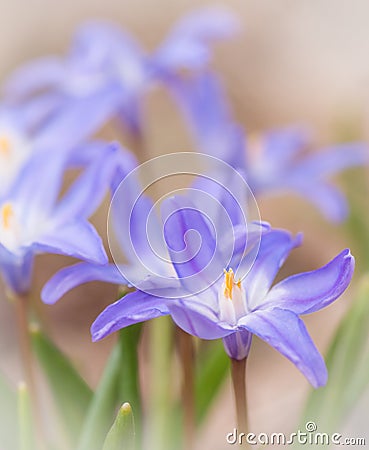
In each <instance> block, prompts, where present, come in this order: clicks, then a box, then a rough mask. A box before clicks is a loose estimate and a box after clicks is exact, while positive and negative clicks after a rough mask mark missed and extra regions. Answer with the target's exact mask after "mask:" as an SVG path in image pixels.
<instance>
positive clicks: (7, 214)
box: [1, 203, 14, 228]
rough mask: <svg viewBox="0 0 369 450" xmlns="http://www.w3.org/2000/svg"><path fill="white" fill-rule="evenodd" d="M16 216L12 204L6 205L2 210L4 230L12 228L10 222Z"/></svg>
mask: <svg viewBox="0 0 369 450" xmlns="http://www.w3.org/2000/svg"><path fill="white" fill-rule="evenodd" d="M13 216H14V211H13V207H12V205H11V204H10V203H5V205H3V207H2V209H1V218H2V220H3V226H4V228H10V222H11V219H12V217H13Z"/></svg>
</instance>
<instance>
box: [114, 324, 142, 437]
mask: <svg viewBox="0 0 369 450" xmlns="http://www.w3.org/2000/svg"><path fill="white" fill-rule="evenodd" d="M141 330H142V324H141V323H138V324H135V325H131V326H129V327H127V328H124V329H123V330H121V331H120V333H119V341H118V346H119V348H120V352H121V358H122V362H121V368H120V375H119V387H118V389H119V400H120V402H129V404H130V405H132V409H133V411H134V412H135V426H136V435H137V439H139V438H140V437H141V397H140V388H139V373H138V354H137V351H138V344H139V340H140V336H141Z"/></svg>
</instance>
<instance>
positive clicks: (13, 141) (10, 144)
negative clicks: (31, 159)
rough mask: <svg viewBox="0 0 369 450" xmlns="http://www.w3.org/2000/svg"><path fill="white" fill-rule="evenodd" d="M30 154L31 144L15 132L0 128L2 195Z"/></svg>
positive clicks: (0, 179) (0, 187)
mask: <svg viewBox="0 0 369 450" xmlns="http://www.w3.org/2000/svg"><path fill="white" fill-rule="evenodd" d="M29 153H30V144H29V143H28V142H27V140H26V139H25V138H24V137H23V136H21V135H20V134H18V133H16V132H15V131H14V130H3V129H2V127H0V195H1V194H4V193H5V192H6V190H7V189H8V188H9V187H10V185H11V183H12V182H13V180H14V179H15V177H16V176H17V174H18V172H19V170H20V168H21V167H22V166H23V164H24V162H25V160H26V159H27V157H28V155H29Z"/></svg>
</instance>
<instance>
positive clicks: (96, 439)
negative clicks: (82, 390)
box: [77, 345, 122, 450]
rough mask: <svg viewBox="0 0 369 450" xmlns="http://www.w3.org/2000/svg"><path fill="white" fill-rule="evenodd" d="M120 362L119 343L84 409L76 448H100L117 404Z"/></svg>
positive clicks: (80, 449) (83, 449) (84, 449)
mask: <svg viewBox="0 0 369 450" xmlns="http://www.w3.org/2000/svg"><path fill="white" fill-rule="evenodd" d="M121 363H122V358H121V349H120V346H119V345H116V346H115V347H114V348H113V351H112V353H111V355H110V357H109V359H108V362H107V364H106V366H105V370H104V373H103V375H102V377H101V380H100V383H99V385H98V387H97V390H96V391H95V394H94V396H93V398H92V401H91V403H90V405H89V407H88V409H87V410H86V416H85V421H84V424H83V427H82V432H81V435H80V438H79V441H78V446H77V449H78V450H101V448H102V445H103V442H104V438H105V436H106V433H107V432H108V430H109V426H110V424H111V422H112V420H113V416H114V412H115V408H116V405H117V404H118V398H119V378H120V370H121Z"/></svg>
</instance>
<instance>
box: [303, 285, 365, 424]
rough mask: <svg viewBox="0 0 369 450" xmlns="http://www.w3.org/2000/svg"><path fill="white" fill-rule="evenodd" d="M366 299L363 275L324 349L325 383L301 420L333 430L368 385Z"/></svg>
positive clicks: (311, 400) (308, 404)
mask: <svg viewBox="0 0 369 450" xmlns="http://www.w3.org/2000/svg"><path fill="white" fill-rule="evenodd" d="M368 299H369V276H365V277H364V278H363V279H362V280H361V283H360V286H359V290H358V294H357V296H356V298H355V301H354V302H353V304H352V306H351V308H350V310H349V311H348V313H347V314H346V315H345V317H344V318H343V319H342V321H341V323H340V325H339V327H338V329H337V332H336V334H335V336H334V338H333V340H332V343H331V345H330V347H329V349H328V353H327V357H326V363H327V368H328V373H329V379H328V383H327V385H326V386H325V387H324V388H321V389H318V390H316V391H313V392H312V393H311V395H310V397H309V399H308V402H307V405H306V409H305V412H304V415H303V422H304V423H305V422H306V421H308V420H314V421H316V422H317V423H319V428H320V429H321V431H324V432H330V431H334V430H337V429H338V428H337V427H339V425H340V424H341V423H342V422H343V420H344V419H345V417H347V415H348V414H349V413H350V412H351V410H352V408H353V407H354V405H355V403H356V401H357V400H358V399H359V397H360V396H361V395H362V393H363V392H364V390H365V388H366V387H367V386H368V383H369V355H368V349H367V336H368V329H369V301H368Z"/></svg>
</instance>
